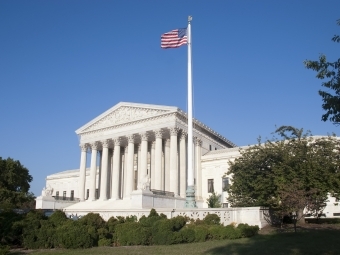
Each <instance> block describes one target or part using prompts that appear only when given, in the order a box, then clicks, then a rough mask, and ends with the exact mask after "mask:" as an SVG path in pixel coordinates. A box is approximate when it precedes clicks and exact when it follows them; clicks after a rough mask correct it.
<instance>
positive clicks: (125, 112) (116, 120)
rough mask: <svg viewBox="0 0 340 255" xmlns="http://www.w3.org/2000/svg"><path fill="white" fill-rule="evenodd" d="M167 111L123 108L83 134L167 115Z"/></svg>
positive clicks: (93, 125)
mask: <svg viewBox="0 0 340 255" xmlns="http://www.w3.org/2000/svg"><path fill="white" fill-rule="evenodd" d="M166 112H168V111H166V110H160V109H148V108H137V107H129V106H122V107H120V108H118V109H117V110H115V111H113V112H111V113H109V114H108V115H106V116H105V117H104V118H102V119H100V120H99V121H97V122H96V123H94V124H92V125H91V126H89V127H87V128H86V129H85V130H83V132H88V131H93V130H97V129H102V128H105V127H110V126H113V125H118V124H122V123H127V122H131V121H133V122H134V121H136V120H139V119H144V118H147V117H151V116H156V115H159V114H162V113H166Z"/></svg>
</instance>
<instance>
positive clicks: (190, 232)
mask: <svg viewBox="0 0 340 255" xmlns="http://www.w3.org/2000/svg"><path fill="white" fill-rule="evenodd" d="M180 233H181V235H182V242H183V243H192V242H194V241H195V230H194V228H192V227H184V228H182V229H181V230H180ZM204 241H205V240H204Z"/></svg>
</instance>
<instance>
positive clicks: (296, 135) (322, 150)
mask: <svg viewBox="0 0 340 255" xmlns="http://www.w3.org/2000/svg"><path fill="white" fill-rule="evenodd" d="M287 133H291V135H289V134H287ZM276 134H279V135H280V136H282V137H283V138H286V139H284V140H278V139H275V140H272V141H267V142H266V143H263V144H261V141H259V143H258V144H257V145H254V146H251V147H249V148H248V149H245V150H242V151H241V157H239V158H238V159H236V160H235V161H234V162H230V168H229V171H228V173H227V174H228V175H230V174H231V175H233V183H232V185H231V186H230V187H229V190H228V192H229V197H228V200H229V202H230V203H231V205H232V206H268V207H271V208H273V209H276V210H284V211H286V212H287V211H289V210H290V211H291V212H290V213H293V211H296V208H295V207H294V208H292V206H291V204H294V203H295V204H297V205H298V207H299V211H300V212H302V211H303V209H304V208H305V206H308V205H310V206H312V204H313V206H314V207H315V209H314V210H317V209H318V208H316V207H317V205H319V206H320V207H321V206H322V204H323V203H324V202H325V200H326V199H327V194H328V193H330V194H332V195H334V196H336V197H338V196H339V194H340V171H339V167H340V156H339V155H340V141H339V140H338V139H337V138H336V137H332V136H328V137H318V138H313V137H310V136H308V133H307V134H303V132H302V129H296V128H294V127H291V126H282V127H280V128H278V129H277V130H276ZM293 183H295V184H294V185H295V186H296V187H294V186H293V185H292V184H293ZM287 187H288V188H290V189H288V188H287ZM293 188H294V189H295V191H294V192H293ZM287 192H288V194H287ZM289 193H290V195H289ZM297 194H298V196H297V197H296V198H294V197H292V195H297ZM298 200H299V201H301V203H300V202H297V201H298ZM289 201H294V202H292V203H291V204H290V202H289ZM316 201H318V203H316ZM288 202H289V203H288ZM320 207H319V208H320ZM287 208H288V209H287ZM293 209H294V210H293Z"/></svg>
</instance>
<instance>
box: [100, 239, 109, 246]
mask: <svg viewBox="0 0 340 255" xmlns="http://www.w3.org/2000/svg"><path fill="white" fill-rule="evenodd" d="M111 245H112V239H109V238H101V239H99V241H98V246H111Z"/></svg>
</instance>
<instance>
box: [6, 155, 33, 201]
mask: <svg viewBox="0 0 340 255" xmlns="http://www.w3.org/2000/svg"><path fill="white" fill-rule="evenodd" d="M32 179H33V178H32V176H31V175H30V174H29V171H28V169H27V168H26V167H24V166H23V165H22V164H21V163H20V161H18V160H14V159H12V158H7V159H2V158H1V157H0V205H1V207H2V208H18V207H21V206H27V205H28V204H30V202H32V201H34V196H33V194H32V193H30V192H29V188H30V182H31V181H32Z"/></svg>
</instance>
